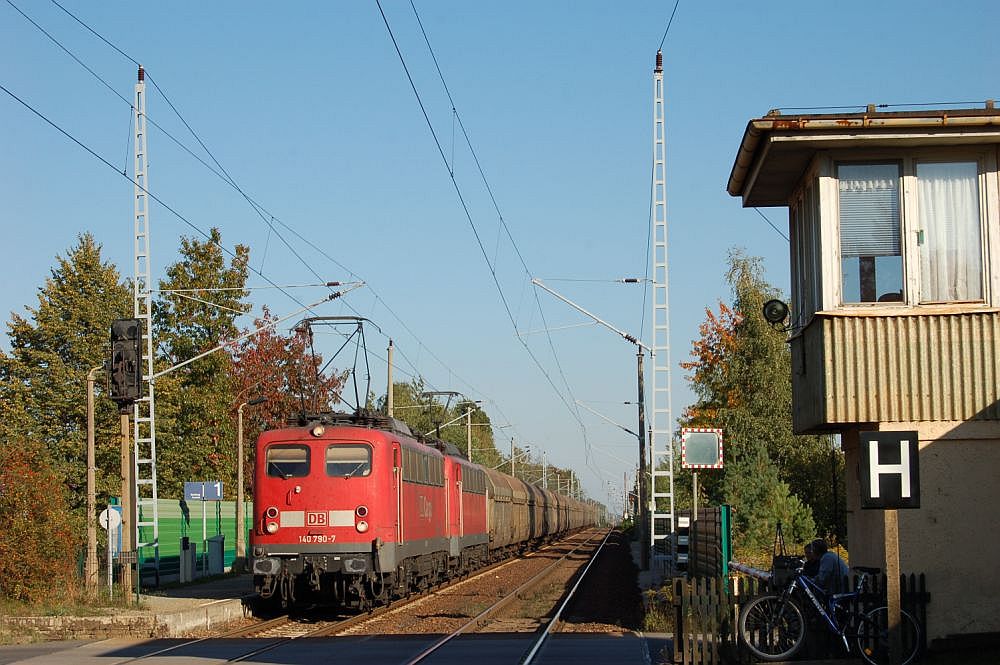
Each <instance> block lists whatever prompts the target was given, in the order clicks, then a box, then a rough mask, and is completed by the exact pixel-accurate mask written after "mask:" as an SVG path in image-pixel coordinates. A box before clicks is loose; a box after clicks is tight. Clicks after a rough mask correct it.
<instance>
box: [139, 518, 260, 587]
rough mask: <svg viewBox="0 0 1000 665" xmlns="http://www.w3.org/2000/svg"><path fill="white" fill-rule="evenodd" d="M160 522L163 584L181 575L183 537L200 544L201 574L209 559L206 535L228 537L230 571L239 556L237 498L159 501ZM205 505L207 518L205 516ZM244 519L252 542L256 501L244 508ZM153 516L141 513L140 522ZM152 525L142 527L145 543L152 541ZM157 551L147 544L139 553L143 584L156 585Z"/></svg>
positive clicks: (226, 553) (227, 565) (226, 557)
mask: <svg viewBox="0 0 1000 665" xmlns="http://www.w3.org/2000/svg"><path fill="white" fill-rule="evenodd" d="M156 507H157V512H158V524H159V550H160V551H159V555H160V557H159V558H160V570H159V581H160V583H161V584H163V583H166V582H171V581H175V580H177V579H178V578H179V577H180V553H181V543H182V539H183V538H188V540H189V542H190V543H191V544H192V545H193V546H197V553H198V557H197V560H196V561H197V563H196V570H197V574H198V575H202V574H204V566H205V561H206V555H207V554H208V553H207V551H206V550H205V543H204V542H203V540H202V534H203V533H204V535H205V537H206V538H212V537H213V536H218V535H222V536H224V537H225V550H224V554H223V565H224V567H225V568H226V569H227V570H228V569H229V568H230V567H231V566H232V565H233V561H234V560H235V559H236V502H235V501H205V502H202V501H184V500H181V499H159V500H158V501H157V502H156ZM202 508H204V519H202V515H203V513H202ZM244 511H245V512H244V515H246V517H245V518H244V522H245V524H246V526H247V527H248V528H247V533H246V534H245V536H246V542H247V543H249V542H250V536H249V532H250V529H249V527H250V524H251V515H252V514H253V502H251V501H247V502H246V503H245V507H244ZM147 518H148V519H151V518H152V516H147V515H144V514H141V515H140V521H141V520H143V519H147ZM152 531H153V530H152V527H142V528H140V529H139V537H140V539H141V541H142V542H148V541H150V540H152V538H153V533H152ZM155 557H156V553H155V551H154V549H153V548H152V547H144V548H142V550H141V551H140V552H139V565H140V570H142V577H143V584H144V585H146V586H152V585H154V584H155V583H156V582H155V579H156V576H155V570H156V568H155V565H156V564H155Z"/></svg>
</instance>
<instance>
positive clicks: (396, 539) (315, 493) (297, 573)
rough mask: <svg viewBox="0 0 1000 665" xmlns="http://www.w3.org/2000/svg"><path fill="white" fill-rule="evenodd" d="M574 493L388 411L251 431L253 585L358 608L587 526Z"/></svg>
mask: <svg viewBox="0 0 1000 665" xmlns="http://www.w3.org/2000/svg"><path fill="white" fill-rule="evenodd" d="M599 512H600V507H599V505H598V504H594V503H589V502H584V501H579V500H577V499H573V498H570V497H567V496H564V495H561V494H557V493H555V492H551V491H548V490H545V489H542V488H539V487H536V486H534V485H530V484H528V483H525V482H524V481H522V480H519V479H517V478H513V477H511V476H508V475H505V474H502V473H499V472H497V471H494V470H489V469H484V468H483V467H481V466H479V465H477V464H473V463H471V462H470V461H469V460H468V459H466V458H465V456H464V455H462V454H461V453H460V452H459V451H458V449H457V448H455V447H454V446H453V445H451V444H447V443H444V442H441V441H428V442H424V441H421V440H418V439H417V438H416V437H414V436H413V435H412V434H411V433H410V431H409V429H408V428H407V426H406V425H405V424H404V423H402V422H400V421H397V420H394V419H390V418H385V417H378V416H370V415H349V414H325V415H323V416H318V417H315V418H311V419H308V420H304V421H303V422H302V424H301V425H300V426H298V427H289V428H286V429H277V430H271V431H268V432H265V433H263V434H262V435H261V436H260V438H259V439H258V441H257V448H256V467H255V476H254V508H253V514H254V522H253V529H252V533H251V537H250V542H251V546H252V553H253V573H254V586H255V589H256V591H257V593H258V594H259V595H260V596H261V597H262V598H265V599H268V598H273V599H275V600H278V599H280V600H281V602H282V604H284V605H294V604H305V603H329V604H336V605H340V606H345V607H357V608H362V609H364V608H367V607H370V606H371V605H372V604H375V603H379V602H385V601H387V600H390V599H391V598H394V597H399V596H402V595H405V594H407V593H410V592H412V591H419V590H422V589H426V588H428V587H429V586H431V585H432V584H435V583H438V582H440V581H443V580H445V579H447V578H449V577H453V576H455V575H459V574H463V573H466V572H468V571H470V570H474V569H475V568H478V567H479V566H482V565H484V564H485V563H487V562H490V561H494V560H498V559H500V558H502V557H505V556H509V555H511V554H513V553H516V552H519V551H521V550H523V549H525V548H527V547H528V546H530V545H532V544H535V543H538V542H541V541H543V540H546V539H549V538H551V537H553V536H556V535H558V534H561V533H565V532H568V531H571V530H575V529H580V528H582V527H584V526H588V525H591V524H596V523H597V521H598V519H599V517H600V515H599Z"/></svg>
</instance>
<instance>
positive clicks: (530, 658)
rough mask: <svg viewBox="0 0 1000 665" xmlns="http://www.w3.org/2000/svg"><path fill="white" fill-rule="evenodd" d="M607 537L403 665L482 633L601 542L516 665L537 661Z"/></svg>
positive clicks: (583, 545) (560, 562) (543, 573)
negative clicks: (577, 557) (466, 635)
mask: <svg viewBox="0 0 1000 665" xmlns="http://www.w3.org/2000/svg"><path fill="white" fill-rule="evenodd" d="M610 534H611V532H610V531H608V532H606V533H604V534H603V536H601V535H600V534H597V535H595V536H593V537H591V538H588V539H587V540H586V541H585V542H583V543H581V544H579V545H578V546H576V547H575V548H573V549H572V550H571V551H569V552H567V553H566V554H565V555H563V556H562V557H560V558H559V559H557V560H555V561H553V562H552V563H551V564H549V565H548V566H546V567H545V568H544V569H543V570H542V571H541V572H539V573H537V574H536V575H534V576H533V577H532V578H531V579H529V580H528V581H526V582H524V583H523V584H522V585H520V586H519V587H518V588H517V589H515V590H514V591H512V592H511V593H509V594H507V595H505V596H504V597H503V598H501V599H500V600H499V601H497V602H496V603H494V604H493V605H491V606H490V607H488V608H486V609H485V610H483V611H482V612H480V613H479V614H478V615H476V616H475V617H473V618H472V619H471V620H470V621H468V622H466V623H464V624H463V625H462V626H461V627H459V628H458V629H456V630H454V631H452V632H450V633H449V634H447V635H445V636H443V637H442V638H440V639H439V640H437V641H435V642H434V643H433V644H431V645H430V646H428V647H427V648H425V649H424V650H423V651H421V652H420V653H418V654H417V655H415V656H414V657H413V658H411V659H409V660H407V661H405V662H406V665H417V663H422V662H424V661H426V660H428V659H429V658H430V657H431V656H439V655H440V654H441V653H442V652H443V651H444V650H445V649H447V648H448V646H449V644H451V643H452V641H453V640H454V639H455V638H457V637H459V636H460V635H463V634H469V633H474V632H477V631H480V630H482V629H483V628H484V627H486V626H487V625H489V624H490V623H491V622H493V621H494V620H495V619H496V618H497V617H498V616H500V615H501V613H503V612H504V611H505V610H507V609H508V608H509V607H510V606H511V605H513V604H514V603H516V602H517V601H519V600H522V599H524V598H526V597H528V595H529V594H530V593H531V592H532V591H533V590H534V589H537V588H538V587H539V586H540V585H541V584H543V583H544V582H545V581H547V580H548V579H549V578H550V577H551V576H552V575H553V574H554V573H555V572H557V571H558V570H559V568H560V567H561V566H563V565H565V564H566V562H567V560H569V559H570V557H572V556H573V555H574V554H576V553H578V552H580V551H581V550H585V549H586V548H587V547H588V546H592V545H593V543H594V542H595V541H596V540H598V539H600V545H598V546H597V548H596V549H594V550H593V551H592V552H591V553H590V554H589V560H588V562H587V564H586V566H585V567H583V569H582V570H581V571H580V572H579V574H577V575H576V581H575V584H574V585H573V587H572V589H570V591H569V592H568V593H566V594H565V596H564V597H563V600H562V603H561V604H560V605H559V607H558V609H557V610H556V611H555V612H554V613H553V614H552V616H551V617H548V618H546V619H544V620H543V621H542V627H541V628H540V629H539V630H538V631H536V632H535V633H534V636H533V639H532V641H531V644H530V646H529V648H528V649H526V650H525V652H524V656H523V657H522V658H521V659H519V661H518V662H520V663H522V664H527V663H531V662H534V660H535V658H537V656H538V655H539V653H540V652H541V650H542V648H543V646H544V644H545V642H546V640H547V639H548V637H549V635H550V634H551V633H552V632H553V631H554V629H555V628H556V627H557V626H558V625H559V620H560V617H561V616H562V612H563V609H565V607H566V605H567V604H568V603H569V602H570V600H572V598H573V594H574V593H575V592H576V589H577V588H578V587H579V585H580V582H581V581H582V580H583V578H584V576H585V575H586V574H587V570H589V569H590V566H591V564H592V563H593V562H594V561H595V560H596V559H597V557H598V555H599V554H600V552H601V548H602V547H603V546H604V543H605V542H607V539H608V536H610Z"/></svg>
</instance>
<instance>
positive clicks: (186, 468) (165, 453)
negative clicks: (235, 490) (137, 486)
mask: <svg viewBox="0 0 1000 665" xmlns="http://www.w3.org/2000/svg"><path fill="white" fill-rule="evenodd" d="M221 241H222V236H221V234H220V233H219V230H218V229H212V231H211V233H210V236H209V239H208V240H206V241H204V242H203V241H199V240H196V239H191V238H182V239H181V248H180V254H181V259H180V260H179V261H178V262H176V263H174V264H173V265H171V266H169V267H168V268H167V270H166V275H167V278H166V279H165V280H162V281H161V282H160V293H161V296H160V298H159V299H158V300H157V301H156V303H155V304H154V308H153V315H154V321H155V325H156V341H157V348H158V358H157V371H162V369H166V368H168V367H172V366H174V365H177V364H179V363H182V362H184V361H186V360H190V359H192V358H194V357H195V356H197V355H199V354H201V353H204V352H205V351H209V350H211V349H213V348H215V347H217V346H219V345H220V344H223V343H225V342H230V341H232V340H235V339H236V337H237V336H238V328H237V326H236V318H237V317H238V316H240V315H241V314H243V313H246V312H247V311H249V309H250V306H249V305H248V304H246V303H245V302H244V299H245V298H246V297H247V295H248V292H247V291H246V289H245V287H246V280H247V265H248V262H249V258H250V250H249V248H247V247H245V246H243V245H237V247H236V252H235V255H234V256H233V257H232V259H231V261H230V262H229V264H228V265H227V264H226V257H225V255H224V253H223V250H222V245H221ZM233 376H234V369H233V359H232V356H231V354H230V353H229V352H228V351H226V350H220V351H217V352H215V353H212V354H210V355H208V356H205V357H204V358H201V359H199V360H196V361H195V362H193V363H191V364H189V365H186V366H184V367H182V368H180V369H178V370H176V371H175V372H171V373H169V374H166V375H164V376H163V377H161V378H160V379H159V380H158V381H157V383H156V409H157V412H156V425H157V474H158V482H159V485H160V493H161V494H162V495H164V496H170V495H174V496H180V495H181V491H182V489H183V483H184V481H192V480H216V479H218V480H222V481H223V482H225V483H229V486H230V487H232V486H233V483H234V482H235V464H234V462H235V452H234V451H233V444H232V442H233V441H234V440H235V423H234V422H233V420H234V419H233V414H232V411H233V407H232V405H233V402H234V401H235V392H236V386H235V384H234V380H233Z"/></svg>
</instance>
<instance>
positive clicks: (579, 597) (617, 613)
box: [560, 530, 643, 633]
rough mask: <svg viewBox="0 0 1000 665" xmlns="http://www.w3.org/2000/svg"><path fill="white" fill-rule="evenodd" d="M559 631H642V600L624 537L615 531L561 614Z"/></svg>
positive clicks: (627, 540)
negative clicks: (561, 621) (561, 620)
mask: <svg viewBox="0 0 1000 665" xmlns="http://www.w3.org/2000/svg"><path fill="white" fill-rule="evenodd" d="M562 619H563V624H562V625H561V626H560V631H561V632H574V633H614V632H625V631H630V630H641V629H642V626H643V612H642V597H641V595H640V594H639V586H638V570H637V569H636V566H635V563H634V562H633V561H632V547H631V544H630V542H629V538H628V536H627V535H625V534H623V533H622V532H621V531H618V530H615V531H613V532H612V533H611V536H610V537H609V538H608V543H607V545H605V547H604V551H602V552H601V556H600V557H598V559H597V561H595V562H594V565H593V566H591V567H590V572H588V573H587V577H585V578H584V580H583V583H582V584H581V585H580V588H579V589H577V590H576V597H575V598H574V599H573V601H572V602H571V603H570V604H569V605H568V606H567V607H566V609H565V610H564V611H563V616H562Z"/></svg>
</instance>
